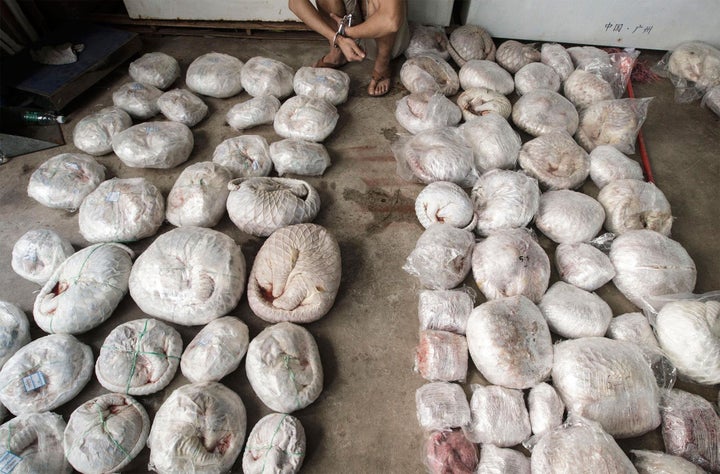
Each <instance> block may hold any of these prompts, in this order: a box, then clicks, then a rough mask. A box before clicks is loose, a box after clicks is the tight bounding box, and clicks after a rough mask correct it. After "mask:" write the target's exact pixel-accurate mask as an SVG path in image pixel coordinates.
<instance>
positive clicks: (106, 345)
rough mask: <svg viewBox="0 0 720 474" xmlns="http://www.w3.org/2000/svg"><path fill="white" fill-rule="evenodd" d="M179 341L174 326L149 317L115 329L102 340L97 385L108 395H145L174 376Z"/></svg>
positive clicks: (157, 389) (178, 334) (164, 384)
mask: <svg viewBox="0 0 720 474" xmlns="http://www.w3.org/2000/svg"><path fill="white" fill-rule="evenodd" d="M181 354H182V339H181V337H180V333H178V332H177V331H176V330H175V329H174V328H173V327H171V326H169V325H167V324H165V323H163V322H162V321H158V320H157V319H152V318H143V319H136V320H134V321H128V322H126V323H123V324H121V325H119V326H117V327H116V328H115V329H113V330H112V331H110V334H108V336H107V337H106V338H105V341H104V342H103V345H102V347H101V348H100V355H98V359H97V361H96V363H95V375H96V376H97V379H98V381H99V382H100V385H102V386H103V387H105V388H106V389H108V390H110V391H111V392H118V393H125V394H127V395H148V394H151V393H155V392H158V391H160V390H162V389H163V388H165V387H166V386H167V385H168V384H169V383H170V381H171V380H172V379H173V377H175V373H176V372H177V368H178V365H180V355H181Z"/></svg>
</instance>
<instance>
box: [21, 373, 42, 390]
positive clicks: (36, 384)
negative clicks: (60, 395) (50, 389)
mask: <svg viewBox="0 0 720 474" xmlns="http://www.w3.org/2000/svg"><path fill="white" fill-rule="evenodd" d="M22 383H23V388H24V389H25V391H26V392H32V391H33V390H37V389H39V388H42V387H44V386H45V385H47V382H46V381H45V376H44V375H43V373H42V372H40V371H38V372H35V373H33V374H30V375H26V376H25V377H23V378H22Z"/></svg>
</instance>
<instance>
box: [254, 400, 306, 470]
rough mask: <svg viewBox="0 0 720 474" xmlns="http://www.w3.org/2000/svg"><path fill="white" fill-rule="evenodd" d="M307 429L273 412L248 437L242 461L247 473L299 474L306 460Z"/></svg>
mask: <svg viewBox="0 0 720 474" xmlns="http://www.w3.org/2000/svg"><path fill="white" fill-rule="evenodd" d="M305 444H306V442H305V429H304V428H303V426H302V424H301V423H300V420H298V419H297V418H295V417H294V416H292V415H287V414H285V413H270V414H269V415H266V416H264V417H262V418H261V419H260V421H258V422H257V423H256V424H255V426H254V427H253V429H252V431H250V434H249V435H248V439H247V444H246V445H245V451H244V453H243V458H242V468H243V472H244V473H245V474H265V473H266V472H276V473H282V474H295V473H297V472H299V471H300V467H301V466H302V463H303V460H304V459H305Z"/></svg>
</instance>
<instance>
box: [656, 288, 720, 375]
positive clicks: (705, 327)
mask: <svg viewBox="0 0 720 474" xmlns="http://www.w3.org/2000/svg"><path fill="white" fill-rule="evenodd" d="M655 332H656V334H657V340H658V342H659V343H660V347H662V349H663V351H665V354H666V355H667V357H668V359H670V361H671V362H672V363H673V365H674V366H675V367H677V369H678V372H679V373H680V375H683V376H685V377H687V378H688V379H690V380H692V381H694V382H697V383H701V384H705V385H712V384H716V383H720V301H718V299H717V297H716V298H710V299H707V300H704V299H702V298H701V299H695V300H684V299H680V300H677V301H672V302H670V303H668V304H666V305H665V306H663V308H662V309H661V310H660V312H659V313H658V314H657V318H656V320H655Z"/></svg>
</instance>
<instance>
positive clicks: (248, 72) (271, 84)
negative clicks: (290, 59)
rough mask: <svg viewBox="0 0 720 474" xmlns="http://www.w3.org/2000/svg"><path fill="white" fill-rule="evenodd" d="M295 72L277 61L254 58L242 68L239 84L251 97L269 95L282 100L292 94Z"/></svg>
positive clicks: (259, 57)
mask: <svg viewBox="0 0 720 474" xmlns="http://www.w3.org/2000/svg"><path fill="white" fill-rule="evenodd" d="M294 76H295V70H294V69H293V68H291V67H290V66H288V65H287V64H285V63H283V62H282V61H278V60H277V59H272V58H266V57H263V56H255V57H252V58H250V59H248V60H247V62H246V63H245V65H244V66H243V68H242V73H241V77H240V82H241V84H242V86H243V88H245V92H247V93H248V94H250V95H251V96H253V97H261V96H265V95H271V96H274V97H277V98H278V99H284V98H285V97H288V96H290V95H292V93H293V77H294Z"/></svg>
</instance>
